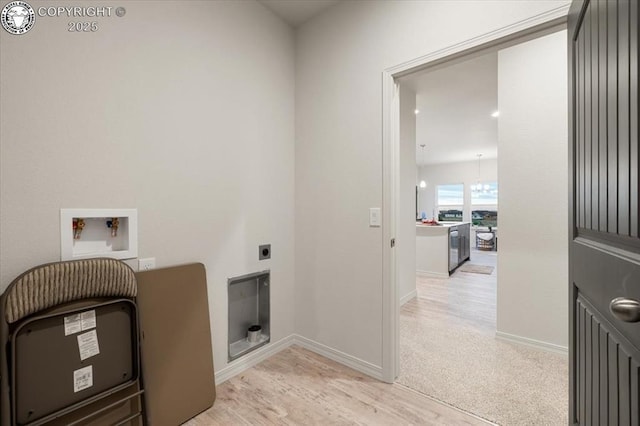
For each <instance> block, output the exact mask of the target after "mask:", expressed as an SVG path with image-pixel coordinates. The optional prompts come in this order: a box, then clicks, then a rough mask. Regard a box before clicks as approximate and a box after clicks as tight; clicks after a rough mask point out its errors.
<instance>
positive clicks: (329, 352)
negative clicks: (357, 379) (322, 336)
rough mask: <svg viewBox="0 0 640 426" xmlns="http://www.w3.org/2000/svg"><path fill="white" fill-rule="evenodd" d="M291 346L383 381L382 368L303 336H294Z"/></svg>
mask: <svg viewBox="0 0 640 426" xmlns="http://www.w3.org/2000/svg"><path fill="white" fill-rule="evenodd" d="M293 344H295V345H298V346H301V347H303V348H305V349H308V350H310V351H311V352H315V353H317V354H318V355H322V356H323V357H325V358H329V359H332V360H334V361H336V362H339V363H340V364H342V365H346V366H347V367H349V368H353V369H354V370H356V371H359V372H361V373H363V374H366V375H367V376H371V377H373V378H374V379H378V380H383V379H382V367H380V366H377V365H373V364H371V363H369V362H367V361H364V360H361V359H360V358H356V357H354V356H352V355H349V354H346V353H344V352H341V351H339V350H336V349H333V348H330V347H329V346H326V345H323V344H322V343H318V342H316V341H314V340H311V339H307V338H306V337H303V336H299V335H294V338H293Z"/></svg>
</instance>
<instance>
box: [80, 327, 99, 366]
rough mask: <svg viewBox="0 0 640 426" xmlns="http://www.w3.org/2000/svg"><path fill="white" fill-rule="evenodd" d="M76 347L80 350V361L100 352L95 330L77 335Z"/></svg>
mask: <svg viewBox="0 0 640 426" xmlns="http://www.w3.org/2000/svg"><path fill="white" fill-rule="evenodd" d="M78 349H79V350H80V359H81V360H82V361H84V360H85V359H87V358H91V357H92V356H95V355H98V354H99V353H100V346H98V334H97V333H96V331H95V330H91V331H90V332H88V333H83V334H79V335H78Z"/></svg>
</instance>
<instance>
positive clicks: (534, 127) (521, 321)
mask: <svg viewBox="0 0 640 426" xmlns="http://www.w3.org/2000/svg"><path fill="white" fill-rule="evenodd" d="M566 38H567V33H566V31H561V32H558V33H555V34H551V35H548V36H546V37H543V38H540V39H536V40H533V41H530V42H527V43H524V44H521V45H517V46H514V47H511V48H508V49H505V50H501V51H500V52H499V54H498V70H499V71H498V73H499V79H498V101H499V108H500V120H499V124H498V135H499V136H498V139H499V141H498V152H499V153H500V154H499V158H498V173H499V174H500V177H501V179H500V189H499V190H500V214H499V228H500V245H499V250H500V256H498V265H499V271H500V273H499V275H498V318H497V327H498V333H506V334H508V335H514V336H519V337H525V338H528V339H533V340H537V341H541V342H545V343H550V344H552V345H558V346H562V347H566V346H567V345H568V337H567V324H568V319H567V315H568V314H567V303H568V301H567V282H568V253H567V250H568V248H567V241H566V240H567V239H566V236H567V232H568V230H567V226H568V225H567V223H568V220H567V219H568V218H567V214H568V206H567V202H568V200H567V193H568V192H567V188H568V181H567V179H568V176H567V170H568V164H569V163H568V159H567V152H568V148H567V146H568V145H567V143H568V142H567V122H568V118H567V108H568V107H567V50H566V44H567V41H566Z"/></svg>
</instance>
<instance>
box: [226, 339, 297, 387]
mask: <svg viewBox="0 0 640 426" xmlns="http://www.w3.org/2000/svg"><path fill="white" fill-rule="evenodd" d="M293 343H294V335H293V334H291V335H289V336H287V337H285V338H284V339H280V340H278V341H277V342H272V343H268V344H266V345H265V346H263V347H262V348H260V349H256V350H255V351H253V352H251V353H249V354H247V355H245V356H243V357H240V358H238V359H236V360H235V361H232V362H231V363H230V364H229V365H227V366H226V367H224V368H223V369H222V370H220V371H217V372H216V373H215V376H216V385H219V384H221V383H223V382H226V381H227V380H229V379H230V378H232V377H234V376H236V375H238V374H240V373H242V372H243V371H245V370H248V369H249V368H251V367H253V366H254V365H256V364H259V363H261V362H262V361H264V360H265V359H267V358H270V357H272V356H273V355H275V354H277V353H278V352H280V351H281V350H283V349H286V348H288V347H289V346H291V345H293Z"/></svg>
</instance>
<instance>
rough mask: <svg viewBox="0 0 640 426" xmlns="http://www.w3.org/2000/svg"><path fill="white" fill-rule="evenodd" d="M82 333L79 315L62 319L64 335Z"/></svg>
mask: <svg viewBox="0 0 640 426" xmlns="http://www.w3.org/2000/svg"><path fill="white" fill-rule="evenodd" d="M81 331H82V320H81V318H80V314H77V315H69V316H68V317H64V335H65V336H68V335H70V334H76V333H80V332H81Z"/></svg>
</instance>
